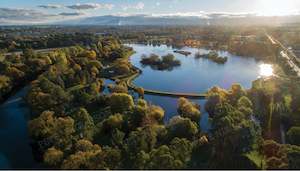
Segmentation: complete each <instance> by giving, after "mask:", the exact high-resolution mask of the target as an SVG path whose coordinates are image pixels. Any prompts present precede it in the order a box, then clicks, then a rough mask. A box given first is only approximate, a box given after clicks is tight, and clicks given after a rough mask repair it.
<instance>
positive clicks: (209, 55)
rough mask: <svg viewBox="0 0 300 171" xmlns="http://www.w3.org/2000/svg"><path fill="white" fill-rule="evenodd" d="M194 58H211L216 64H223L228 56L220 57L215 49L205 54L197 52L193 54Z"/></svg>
mask: <svg viewBox="0 0 300 171" xmlns="http://www.w3.org/2000/svg"><path fill="white" fill-rule="evenodd" d="M195 58H196V59H199V58H206V59H209V60H212V61H214V62H216V63H218V64H225V63H226V62H227V60H228V57H226V56H225V57H222V56H219V54H218V53H217V52H216V51H210V52H209V53H207V54H200V53H199V52H198V53H196V54H195Z"/></svg>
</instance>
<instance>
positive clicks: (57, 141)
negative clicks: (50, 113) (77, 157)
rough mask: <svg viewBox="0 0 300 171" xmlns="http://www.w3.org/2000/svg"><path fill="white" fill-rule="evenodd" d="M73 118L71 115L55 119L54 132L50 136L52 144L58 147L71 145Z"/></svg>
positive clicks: (65, 147) (73, 131)
mask: <svg viewBox="0 0 300 171" xmlns="http://www.w3.org/2000/svg"><path fill="white" fill-rule="evenodd" d="M73 133H75V129H74V120H73V119H72V118H71V117H64V118H62V117H59V118H57V120H56V124H55V129H54V133H53V135H52V136H51V139H52V140H53V143H54V146H55V147H57V148H60V149H68V148H70V147H71V145H72V139H73Z"/></svg>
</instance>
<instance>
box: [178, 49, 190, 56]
mask: <svg viewBox="0 0 300 171" xmlns="http://www.w3.org/2000/svg"><path fill="white" fill-rule="evenodd" d="M174 53H179V54H181V55H185V56H189V55H190V54H192V53H191V52H189V51H184V50H174Z"/></svg>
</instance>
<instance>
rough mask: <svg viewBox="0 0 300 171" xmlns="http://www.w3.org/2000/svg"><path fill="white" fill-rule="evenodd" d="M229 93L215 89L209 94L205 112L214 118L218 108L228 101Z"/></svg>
mask: <svg viewBox="0 0 300 171" xmlns="http://www.w3.org/2000/svg"><path fill="white" fill-rule="evenodd" d="M227 96H228V93H227V91H226V90H223V89H221V88H219V87H213V88H211V89H210V90H209V91H208V92H207V97H206V98H207V102H206V103H205V110H206V111H207V112H208V114H209V115H210V117H214V114H215V112H216V106H217V105H218V104H220V103H222V102H224V101H225V100H226V97H227Z"/></svg>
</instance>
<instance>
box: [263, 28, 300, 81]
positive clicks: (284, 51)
mask: <svg viewBox="0 0 300 171" xmlns="http://www.w3.org/2000/svg"><path fill="white" fill-rule="evenodd" d="M266 36H267V37H268V38H269V40H270V41H271V43H272V44H274V45H279V46H280V48H281V49H282V51H281V52H280V55H281V57H283V58H286V60H287V61H288V64H289V65H290V67H291V68H293V70H294V71H295V72H296V73H297V76H298V77H300V68H299V67H298V65H297V64H295V62H294V61H298V60H299V59H298V58H297V56H296V55H295V54H294V53H293V52H291V51H290V50H289V49H288V48H286V47H285V46H284V45H283V44H282V43H281V42H279V41H278V40H276V39H275V38H274V37H272V36H271V35H269V34H267V33H266Z"/></svg>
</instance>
